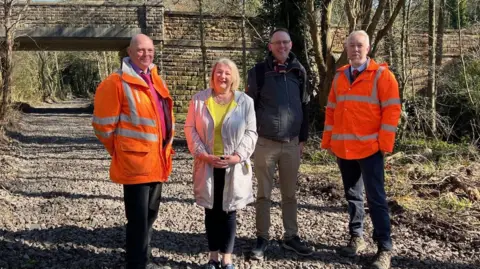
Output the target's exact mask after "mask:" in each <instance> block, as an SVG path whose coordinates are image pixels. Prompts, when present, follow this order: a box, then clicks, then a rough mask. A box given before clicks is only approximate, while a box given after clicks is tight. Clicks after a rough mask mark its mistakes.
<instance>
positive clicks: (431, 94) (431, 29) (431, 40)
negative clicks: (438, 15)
mask: <svg viewBox="0 0 480 269" xmlns="http://www.w3.org/2000/svg"><path fill="white" fill-rule="evenodd" d="M435 39H436V38H435V0H428V81H427V85H428V86H427V96H428V99H429V109H430V117H431V118H430V121H431V122H430V125H431V126H430V135H431V136H434V135H435V133H436V131H437V122H436V98H437V93H436V88H435V51H436V50H435V45H436V42H435Z"/></svg>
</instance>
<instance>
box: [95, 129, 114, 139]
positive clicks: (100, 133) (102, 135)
mask: <svg viewBox="0 0 480 269" xmlns="http://www.w3.org/2000/svg"><path fill="white" fill-rule="evenodd" d="M94 131H95V134H96V135H98V136H101V137H103V138H109V137H110V136H111V135H112V133H113V132H102V131H99V130H97V129H94Z"/></svg>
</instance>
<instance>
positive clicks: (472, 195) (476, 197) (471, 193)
mask: <svg viewBox="0 0 480 269" xmlns="http://www.w3.org/2000/svg"><path fill="white" fill-rule="evenodd" d="M450 183H451V184H452V185H453V186H454V187H455V188H458V189H462V190H463V191H464V192H465V193H466V194H467V196H468V199H470V200H471V201H480V192H479V191H478V189H477V188H475V187H471V186H468V185H467V184H465V183H463V182H462V181H461V180H460V179H459V178H458V177H453V176H451V177H450Z"/></svg>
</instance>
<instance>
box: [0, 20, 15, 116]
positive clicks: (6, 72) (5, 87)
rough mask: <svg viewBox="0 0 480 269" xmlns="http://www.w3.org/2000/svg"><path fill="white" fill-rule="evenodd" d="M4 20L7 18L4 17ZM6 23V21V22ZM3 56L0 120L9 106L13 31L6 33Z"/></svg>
mask: <svg viewBox="0 0 480 269" xmlns="http://www.w3.org/2000/svg"><path fill="white" fill-rule="evenodd" d="M6 20H8V19H7V18H6ZM6 25H8V23H7V24H6ZM3 49H4V52H5V54H4V55H5V57H4V58H3V62H2V64H3V66H2V78H3V80H2V93H3V95H2V103H1V109H0V121H3V120H4V119H5V117H6V115H7V111H8V109H9V108H10V103H11V95H12V71H13V61H12V59H13V33H12V32H11V31H8V32H7V33H6V40H5V43H4V47H3Z"/></svg>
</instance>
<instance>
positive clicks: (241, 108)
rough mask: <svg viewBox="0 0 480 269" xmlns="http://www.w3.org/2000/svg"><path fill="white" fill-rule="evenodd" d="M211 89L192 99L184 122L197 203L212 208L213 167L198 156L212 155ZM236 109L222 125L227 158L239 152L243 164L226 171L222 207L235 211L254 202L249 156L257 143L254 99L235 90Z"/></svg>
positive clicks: (229, 113) (225, 209)
mask: <svg viewBox="0 0 480 269" xmlns="http://www.w3.org/2000/svg"><path fill="white" fill-rule="evenodd" d="M211 95H212V89H210V88H209V89H206V90H203V91H201V92H199V93H197V94H195V95H194V96H193V99H192V101H191V102H190V106H189V108H188V115H187V120H186V121H185V128H184V130H185V136H186V138H187V143H188V149H189V150H190V152H191V153H192V155H193V156H194V158H195V160H194V165H193V182H194V194H195V200H196V203H197V204H198V205H200V206H203V207H205V208H209V209H211V208H213V166H212V165H210V164H208V163H206V162H204V161H202V160H200V159H199V158H198V157H197V156H198V155H199V154H202V153H204V152H206V153H208V154H213V145H214V144H213V143H214V136H215V134H214V122H213V118H212V116H211V114H210V111H209V110H208V108H207V103H206V101H207V99H208V98H209V97H210V96H211ZM235 102H236V103H237V106H236V107H235V108H233V109H232V110H230V111H229V112H228V113H227V115H225V119H224V121H223V125H222V140H223V146H224V154H225V155H233V154H234V153H237V154H238V155H239V156H240V158H241V161H240V163H238V164H236V165H231V166H229V167H228V168H227V169H226V173H225V188H224V190H223V203H222V208H223V210H224V211H234V210H238V209H242V208H244V207H245V206H246V205H247V204H249V203H251V202H253V201H254V198H253V191H252V166H251V164H250V156H251V155H252V154H253V151H254V149H255V144H256V143H257V138H258V135H257V130H256V128H257V127H256V126H257V123H256V118H255V108H254V105H253V100H252V98H250V97H249V96H248V95H246V94H245V93H243V92H240V91H235Z"/></svg>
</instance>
